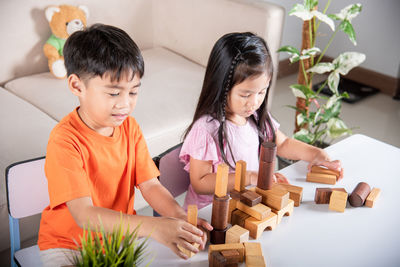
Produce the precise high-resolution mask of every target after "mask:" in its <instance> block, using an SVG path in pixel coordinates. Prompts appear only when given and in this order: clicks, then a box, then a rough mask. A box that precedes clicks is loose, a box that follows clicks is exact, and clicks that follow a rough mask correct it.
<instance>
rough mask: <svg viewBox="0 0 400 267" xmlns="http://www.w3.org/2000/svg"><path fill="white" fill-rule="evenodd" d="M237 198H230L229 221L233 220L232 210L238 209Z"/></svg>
mask: <svg viewBox="0 0 400 267" xmlns="http://www.w3.org/2000/svg"><path fill="white" fill-rule="evenodd" d="M236 203H237V200H236V199H233V198H231V199H229V207H228V223H231V222H232V212H233V211H234V210H236Z"/></svg>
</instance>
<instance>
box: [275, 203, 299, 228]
mask: <svg viewBox="0 0 400 267" xmlns="http://www.w3.org/2000/svg"><path fill="white" fill-rule="evenodd" d="M293 209H294V201H293V200H292V199H289V201H288V204H287V205H286V206H285V207H284V208H282V209H280V210H275V209H272V212H273V213H275V214H276V215H277V216H278V219H277V224H279V223H280V222H281V220H282V217H283V216H290V215H292V213H293Z"/></svg>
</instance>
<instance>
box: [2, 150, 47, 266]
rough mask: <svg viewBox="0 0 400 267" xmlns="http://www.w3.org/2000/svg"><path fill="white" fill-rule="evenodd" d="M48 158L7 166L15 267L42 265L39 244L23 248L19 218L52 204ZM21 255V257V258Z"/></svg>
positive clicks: (11, 242) (12, 257) (11, 237)
mask: <svg viewBox="0 0 400 267" xmlns="http://www.w3.org/2000/svg"><path fill="white" fill-rule="evenodd" d="M44 162H45V157H41V158H35V159H30V160H26V161H21V162H17V163H13V164H11V165H10V166H8V167H7V168H6V190H7V204H8V214H9V216H8V217H9V226H10V251H11V266H13V267H14V266H17V263H18V266H41V261H40V258H39V249H38V247H37V246H35V247H30V248H28V249H25V252H24V253H23V254H21V255H18V256H19V257H17V254H16V253H19V252H20V251H19V250H20V248H21V240H20V231H19V219H22V218H25V217H28V216H31V215H35V214H39V213H41V212H42V211H43V209H44V208H45V207H47V206H48V205H49V203H50V200H49V193H48V189H47V179H46V176H45V173H44ZM17 258H18V259H17Z"/></svg>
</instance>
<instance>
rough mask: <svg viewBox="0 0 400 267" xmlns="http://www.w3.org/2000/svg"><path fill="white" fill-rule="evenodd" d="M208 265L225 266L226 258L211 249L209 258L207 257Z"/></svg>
mask: <svg viewBox="0 0 400 267" xmlns="http://www.w3.org/2000/svg"><path fill="white" fill-rule="evenodd" d="M209 266H210V267H225V266H226V259H225V257H224V256H223V255H222V254H221V252H220V251H213V252H212V253H211V258H210V259H209Z"/></svg>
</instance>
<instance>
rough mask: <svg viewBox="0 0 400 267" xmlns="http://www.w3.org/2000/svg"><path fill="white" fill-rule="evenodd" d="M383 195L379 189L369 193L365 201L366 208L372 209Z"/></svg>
mask: <svg viewBox="0 0 400 267" xmlns="http://www.w3.org/2000/svg"><path fill="white" fill-rule="evenodd" d="M380 195H381V190H380V189H379V188H373V189H372V190H371V193H369V195H368V197H367V199H366V200H365V206H367V207H370V208H372V207H373V206H374V204H375V201H376V200H377V199H378V198H379V196H380Z"/></svg>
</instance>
